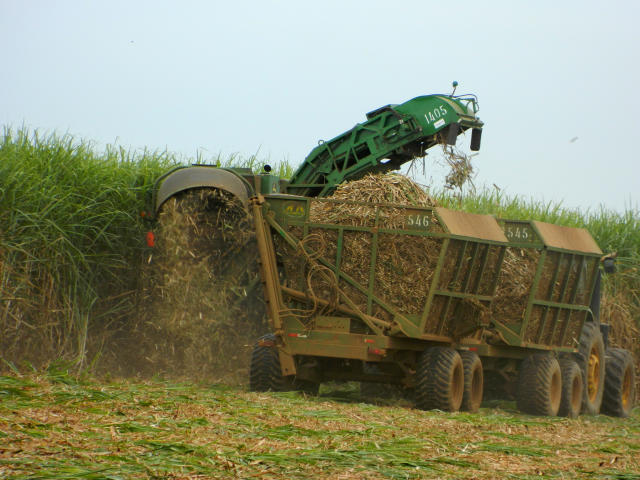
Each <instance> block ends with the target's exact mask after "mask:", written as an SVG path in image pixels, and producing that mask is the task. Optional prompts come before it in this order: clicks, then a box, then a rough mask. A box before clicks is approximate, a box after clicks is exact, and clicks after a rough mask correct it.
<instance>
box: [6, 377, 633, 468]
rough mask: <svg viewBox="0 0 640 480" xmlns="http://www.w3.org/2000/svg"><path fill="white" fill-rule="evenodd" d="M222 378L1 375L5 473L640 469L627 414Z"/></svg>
mask: <svg viewBox="0 0 640 480" xmlns="http://www.w3.org/2000/svg"><path fill="white" fill-rule="evenodd" d="M350 388H351V387H350V386H349V385H347V386H340V387H332V388H327V387H325V388H324V390H323V391H322V394H321V396H320V397H304V396H302V395H301V394H299V393H278V394H274V393H266V394H264V393H263V394H257V393H247V392H245V391H243V390H241V389H238V388H231V387H227V386H222V385H201V386H194V385H192V384H174V383H167V382H162V381H154V382H145V383H134V382H118V383H97V382H96V381H93V380H92V381H86V382H77V381H75V380H74V379H72V378H71V377H68V376H66V375H64V374H53V375H51V374H50V375H49V376H48V377H30V378H25V377H19V376H10V377H0V398H1V399H2V402H1V403H0V438H1V439H2V442H1V445H0V477H2V478H34V477H37V478H72V477H73V478H93V479H97V478H101V479H102V478H174V479H177V478H181V479H186V478H229V477H239V478H249V477H257V478H344V479H352V478H354V479H355V478H430V477H439V478H496V477H506V478H533V477H535V478H540V476H542V477H561V478H585V477H587V478H588V477H592V478H638V472H640V410H639V409H636V410H635V412H634V414H633V415H632V416H631V417H630V418H628V419H624V420H622V419H613V418H609V417H604V416H596V417H587V416H582V417H580V418H579V419H576V420H569V419H565V418H549V417H530V416H525V415H520V414H518V413H516V412H515V411H514V409H513V408H512V405H511V404H509V403H504V404H500V405H499V406H498V407H499V408H498V407H496V406H495V405H493V406H488V407H487V408H483V409H482V410H481V412H480V413H479V414H465V413H456V414H445V413H441V412H437V411H432V412H424V411H418V410H412V409H408V408H404V407H399V406H397V405H390V406H383V407H380V406H375V405H369V404H364V403H360V400H359V399H358V397H357V395H356V394H355V392H354V391H352V390H350Z"/></svg>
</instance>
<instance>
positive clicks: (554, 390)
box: [517, 353, 562, 416]
mask: <svg viewBox="0 0 640 480" xmlns="http://www.w3.org/2000/svg"><path fill="white" fill-rule="evenodd" d="M561 396H562V375H561V372H560V365H559V364H558V360H556V358H555V357H553V356H551V355H549V354H547V353H538V354H535V355H531V356H529V357H527V358H526V359H525V360H524V361H523V362H522V364H521V365H520V376H519V379H518V394H517V404H518V409H519V410H520V411H522V412H524V413H528V414H530V415H549V416H554V415H557V414H558V410H559V408H560V398H561Z"/></svg>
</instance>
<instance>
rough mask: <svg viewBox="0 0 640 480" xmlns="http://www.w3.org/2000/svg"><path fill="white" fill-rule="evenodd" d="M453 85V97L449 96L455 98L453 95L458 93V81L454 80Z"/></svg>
mask: <svg viewBox="0 0 640 480" xmlns="http://www.w3.org/2000/svg"><path fill="white" fill-rule="evenodd" d="M451 85H453V92H451V95H449V96H450V97H453V94H454V93H456V88H458V82H457V81H456V80H454V81H453V83H452V84H451Z"/></svg>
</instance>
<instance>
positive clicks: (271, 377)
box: [249, 334, 287, 392]
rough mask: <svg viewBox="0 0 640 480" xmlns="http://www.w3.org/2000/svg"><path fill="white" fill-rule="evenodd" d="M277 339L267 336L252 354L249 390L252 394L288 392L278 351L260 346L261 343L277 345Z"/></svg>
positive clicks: (263, 337) (258, 342)
mask: <svg viewBox="0 0 640 480" xmlns="http://www.w3.org/2000/svg"><path fill="white" fill-rule="evenodd" d="M275 341H276V337H275V335H273V334H267V335H264V336H262V337H260V339H259V340H258V341H257V342H256V344H255V345H254V346H253V351H252V352H251V364H250V367H249V390H251V391H252V392H268V391H273V392H283V391H285V390H286V384H287V382H286V381H285V378H284V377H283V376H282V370H281V369H280V358H279V357H278V349H277V348H276V347H275V346H274V347H267V346H262V345H260V343H261V342H273V343H275Z"/></svg>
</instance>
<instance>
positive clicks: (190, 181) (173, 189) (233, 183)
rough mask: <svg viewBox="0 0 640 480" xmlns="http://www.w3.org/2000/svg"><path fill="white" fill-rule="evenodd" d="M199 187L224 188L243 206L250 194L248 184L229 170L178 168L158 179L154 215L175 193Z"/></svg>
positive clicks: (154, 199) (245, 204)
mask: <svg viewBox="0 0 640 480" xmlns="http://www.w3.org/2000/svg"><path fill="white" fill-rule="evenodd" d="M200 187H211V188H219V189H221V190H225V191H227V192H229V193H231V194H232V195H234V196H236V197H237V198H238V199H239V200H240V201H241V202H242V205H244V207H245V208H247V205H248V201H249V197H250V196H251V195H252V193H251V187H250V186H249V184H248V183H247V182H245V181H244V180H243V179H242V178H240V177H239V176H238V175H236V174H235V173H233V172H231V171H229V170H225V169H222V168H218V167H213V166H211V167H208V166H192V167H184V168H178V169H176V170H173V171H171V172H169V173H168V174H167V175H166V176H164V177H161V178H160V179H158V182H157V183H156V187H155V189H154V196H153V209H154V210H153V213H154V215H156V214H157V213H158V211H159V210H160V207H162V204H163V203H164V202H166V201H167V200H168V199H169V198H171V197H172V196H173V195H175V194H176V193H179V192H182V191H184V190H188V189H190V188H200Z"/></svg>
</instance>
